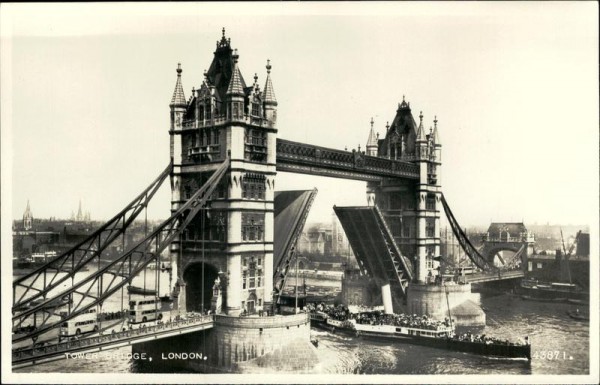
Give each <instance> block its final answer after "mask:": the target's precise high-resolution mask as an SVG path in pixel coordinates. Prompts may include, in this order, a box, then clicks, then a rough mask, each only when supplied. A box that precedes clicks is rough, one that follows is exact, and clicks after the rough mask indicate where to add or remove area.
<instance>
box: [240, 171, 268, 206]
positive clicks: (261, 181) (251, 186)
mask: <svg viewBox="0 0 600 385" xmlns="http://www.w3.org/2000/svg"><path fill="white" fill-rule="evenodd" d="M242 198H244V199H259V200H263V199H265V176H264V175H261V174H246V175H245V176H244V178H243V180H242Z"/></svg>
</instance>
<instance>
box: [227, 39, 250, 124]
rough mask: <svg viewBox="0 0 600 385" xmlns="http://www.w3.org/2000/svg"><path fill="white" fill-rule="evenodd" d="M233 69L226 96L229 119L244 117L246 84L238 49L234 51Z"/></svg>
mask: <svg viewBox="0 0 600 385" xmlns="http://www.w3.org/2000/svg"><path fill="white" fill-rule="evenodd" d="M232 58H233V71H232V73H231V80H230V81H229V86H228V87H227V93H226V94H225V98H226V100H227V119H230V120H240V119H242V118H243V117H244V96H245V94H244V86H243V83H242V82H243V81H242V75H241V74H240V69H239V67H238V64H237V63H238V59H239V55H238V54H237V49H236V50H235V51H234V53H233V56H232Z"/></svg>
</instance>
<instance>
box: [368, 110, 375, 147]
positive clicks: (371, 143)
mask: <svg viewBox="0 0 600 385" xmlns="http://www.w3.org/2000/svg"><path fill="white" fill-rule="evenodd" d="M373 123H374V122H373V118H371V131H369V139H367V150H369V147H371V146H377V137H376V136H375V131H374V130H373Z"/></svg>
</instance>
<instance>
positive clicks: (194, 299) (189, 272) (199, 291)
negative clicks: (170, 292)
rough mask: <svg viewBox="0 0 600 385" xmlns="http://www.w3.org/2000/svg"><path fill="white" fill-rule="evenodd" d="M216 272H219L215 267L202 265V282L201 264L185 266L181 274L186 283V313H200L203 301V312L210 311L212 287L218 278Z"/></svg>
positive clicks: (206, 264)
mask: <svg viewBox="0 0 600 385" xmlns="http://www.w3.org/2000/svg"><path fill="white" fill-rule="evenodd" d="M218 272H219V270H218V269H217V268H216V267H215V266H213V265H211V264H208V263H204V280H202V263H194V264H191V265H189V266H187V268H186V269H185V271H184V273H183V280H184V281H185V283H186V286H185V295H186V307H187V311H195V312H201V311H202V310H203V309H202V302H203V300H204V310H208V309H210V301H211V298H212V295H213V285H214V283H215V280H216V279H217V278H218V276H219V274H218ZM203 281H204V282H203ZM203 283H204V284H203Z"/></svg>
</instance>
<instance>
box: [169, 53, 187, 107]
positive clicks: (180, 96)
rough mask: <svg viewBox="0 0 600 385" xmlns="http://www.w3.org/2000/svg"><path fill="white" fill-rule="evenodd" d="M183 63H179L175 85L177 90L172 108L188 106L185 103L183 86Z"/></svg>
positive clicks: (172, 100) (174, 92) (174, 93)
mask: <svg viewBox="0 0 600 385" xmlns="http://www.w3.org/2000/svg"><path fill="white" fill-rule="evenodd" d="M181 72H183V70H182V69H181V63H177V82H176V83H175V90H174V91H173V97H172V98H171V104H170V105H169V106H170V107H185V106H186V105H187V103H186V101H185V95H184V93H183V86H182V85H181Z"/></svg>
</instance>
